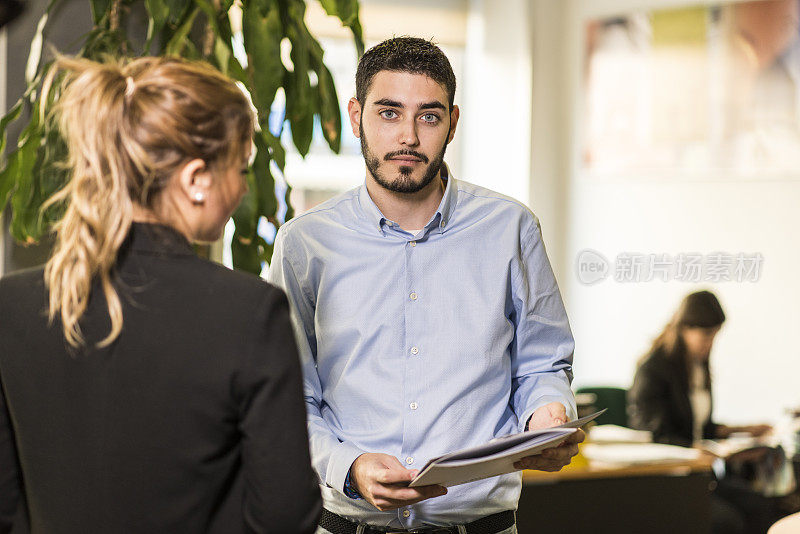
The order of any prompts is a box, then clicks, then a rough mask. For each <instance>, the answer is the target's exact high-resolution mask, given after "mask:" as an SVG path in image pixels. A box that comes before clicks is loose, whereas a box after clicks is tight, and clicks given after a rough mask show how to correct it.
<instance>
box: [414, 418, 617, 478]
mask: <svg viewBox="0 0 800 534" xmlns="http://www.w3.org/2000/svg"><path fill="white" fill-rule="evenodd" d="M604 411H605V410H602V411H600V412H597V413H594V414H592V415H589V416H587V417H582V418H581V419H577V420H575V421H571V422H568V423H565V424H563V425H561V426H557V427H552V428H545V429H541V430H529V431H527V432H521V433H519V434H512V435H510V436H504V437H502V438H496V439H493V440H491V441H490V442H488V443H485V444H483V445H478V446H477V447H470V448H468V449H462V450H460V451H455V452H451V453H449V454H445V455H444V456H439V457H437V458H432V459H430V460H428V463H426V464H425V466H424V467H423V468H422V469H421V470H420V472H419V474H418V475H417V477H416V478H415V479H414V480H412V481H411V483H410V484H409V486H410V487H412V488H414V487H417V486H428V485H430V484H438V485H440V486H448V487H449V486H457V485H459V484H465V483H467V482H472V481H474V480H480V479H482V478H489V477H494V476H498V475H504V474H506V473H512V472H514V471H519V469H517V468H516V467H514V462H517V461H518V460H521V459H522V458H525V457H526V456H534V455H536V454H539V453H540V452H542V451H543V450H545V449H549V448H550V447H555V446H556V445H558V444H559V443H561V442H562V441H564V440H565V439H567V438H568V437H569V436H570V434H573V433H575V432H577V429H578V428H579V427H580V426H582V425H584V424H586V423H588V422H589V421H591V420H592V419H594V418H596V417H597V416H598V415H600V414H601V413H603V412H604Z"/></svg>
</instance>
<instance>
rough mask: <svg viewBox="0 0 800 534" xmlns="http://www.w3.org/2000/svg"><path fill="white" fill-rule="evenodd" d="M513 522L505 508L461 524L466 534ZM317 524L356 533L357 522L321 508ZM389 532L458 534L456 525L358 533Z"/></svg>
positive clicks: (492, 531)
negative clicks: (320, 515)
mask: <svg viewBox="0 0 800 534" xmlns="http://www.w3.org/2000/svg"><path fill="white" fill-rule="evenodd" d="M514 523H515V519H514V512H512V511H511V510H506V511H505V512H497V513H496V514H492V515H487V516H486V517H481V518H480V519H476V520H475V521H472V522H470V523H467V524H465V525H463V526H464V527H465V528H466V529H467V534H497V533H498V532H503V531H504V530H506V529H509V528H511V527H513V526H514ZM319 526H321V527H322V528H324V529H325V530H327V531H328V532H330V533H331V534H356V531H357V530H358V527H359V524H358V523H356V522H354V521H350V520H349V519H345V518H344V517H342V516H340V515H336V514H334V513H333V512H331V511H328V510H326V509H324V508H323V509H322V518H321V519H320V520H319ZM390 532H403V533H409V534H413V533H419V534H458V527H422V528H415V529H412V530H403V529H393V528H378V527H372V526H369V525H364V530H362V531H361V532H360V533H359V534H387V533H390Z"/></svg>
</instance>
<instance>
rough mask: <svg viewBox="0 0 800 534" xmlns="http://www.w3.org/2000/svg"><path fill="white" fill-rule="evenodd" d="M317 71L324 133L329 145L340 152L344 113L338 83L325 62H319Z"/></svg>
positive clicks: (321, 123)
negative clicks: (340, 106)
mask: <svg viewBox="0 0 800 534" xmlns="http://www.w3.org/2000/svg"><path fill="white" fill-rule="evenodd" d="M316 67H317V68H316V69H315V70H316V72H317V79H318V80H319V82H318V84H317V91H318V92H319V114H320V117H319V118H320V125H321V126H322V135H323V136H324V137H325V141H327V142H328V146H329V147H330V148H331V150H333V151H334V152H336V153H337V154H338V153H339V149H340V148H341V144H342V115H341V111H340V109H339V97H338V96H337V94H336V85H335V84H334V83H333V76H332V75H331V72H330V71H329V70H328V67H326V66H325V65H324V64H319V65H317V66H316Z"/></svg>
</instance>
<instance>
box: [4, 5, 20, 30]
mask: <svg viewBox="0 0 800 534" xmlns="http://www.w3.org/2000/svg"><path fill="white" fill-rule="evenodd" d="M22 8H23V5H22V2H19V1H17V0H0V28H2V27H3V26H5V25H6V24H8V23H9V22H11V21H12V20H14V19H15V18H17V16H19V15H20V13H22Z"/></svg>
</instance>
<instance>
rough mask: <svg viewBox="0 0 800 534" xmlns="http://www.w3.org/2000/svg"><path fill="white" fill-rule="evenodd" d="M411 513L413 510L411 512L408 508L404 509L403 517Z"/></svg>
mask: <svg viewBox="0 0 800 534" xmlns="http://www.w3.org/2000/svg"><path fill="white" fill-rule="evenodd" d="M410 515H411V512H409V511H408V510H403V517H408V516H410Z"/></svg>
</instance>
